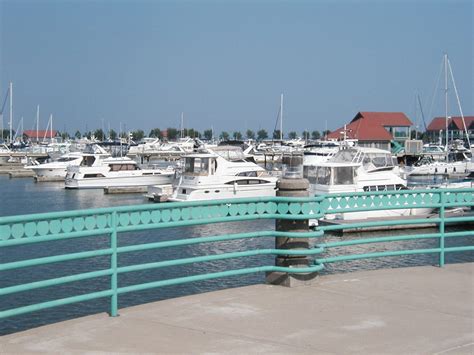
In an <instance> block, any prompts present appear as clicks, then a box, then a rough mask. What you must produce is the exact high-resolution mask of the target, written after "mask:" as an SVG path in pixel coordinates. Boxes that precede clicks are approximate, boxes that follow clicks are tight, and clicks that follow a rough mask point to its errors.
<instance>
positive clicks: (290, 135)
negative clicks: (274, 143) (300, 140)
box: [288, 131, 296, 139]
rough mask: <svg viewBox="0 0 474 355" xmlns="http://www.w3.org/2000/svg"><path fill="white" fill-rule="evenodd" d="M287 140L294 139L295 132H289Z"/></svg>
mask: <svg viewBox="0 0 474 355" xmlns="http://www.w3.org/2000/svg"><path fill="white" fill-rule="evenodd" d="M288 138H290V139H296V132H295V131H291V132H290V133H288Z"/></svg>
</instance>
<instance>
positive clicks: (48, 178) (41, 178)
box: [34, 176, 65, 182]
mask: <svg viewBox="0 0 474 355" xmlns="http://www.w3.org/2000/svg"><path fill="white" fill-rule="evenodd" d="M34 178H35V182H61V181H62V182H64V179H65V177H64V176H35V177H34Z"/></svg>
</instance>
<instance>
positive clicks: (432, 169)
mask: <svg viewBox="0 0 474 355" xmlns="http://www.w3.org/2000/svg"><path fill="white" fill-rule="evenodd" d="M443 61H444V74H445V75H444V79H445V80H444V93H445V122H446V129H445V134H446V137H445V159H444V160H443V161H435V160H434V159H432V158H431V157H430V156H428V155H425V156H423V157H421V158H420V160H419V161H418V162H416V163H415V164H414V165H412V166H410V167H407V168H405V174H406V176H407V177H408V176H436V175H443V176H456V177H466V176H468V175H469V174H470V172H471V171H472V170H473V164H474V163H473V162H472V153H471V151H470V150H469V149H466V148H465V147H464V146H463V144H461V145H455V144H453V145H452V146H451V147H450V146H449V122H450V117H449V116H448V69H449V73H450V77H451V80H452V83H453V88H454V92H455V94H456V99H457V103H458V107H459V111H460V113H461V118H462V122H463V126H464V131H465V132H466V137H467V144H468V146H469V147H470V145H471V143H470V140H469V132H468V130H467V127H466V122H465V120H464V114H463V112H462V108H461V103H460V100H459V95H458V91H457V87H456V83H455V81H454V75H453V71H452V68H451V63H450V61H449V59H448V55H447V54H445V55H444V58H443ZM452 143H454V142H452ZM463 143H464V142H463Z"/></svg>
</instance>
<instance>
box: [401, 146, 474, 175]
mask: <svg viewBox="0 0 474 355" xmlns="http://www.w3.org/2000/svg"><path fill="white" fill-rule="evenodd" d="M473 166H474V164H473V162H472V154H471V152H470V151H469V150H468V149H456V150H451V151H449V153H448V154H447V155H446V153H445V160H444V161H441V160H436V159H435V158H434V157H433V156H430V155H424V156H422V157H421V158H420V159H419V160H418V161H417V162H416V163H415V164H413V165H412V166H407V167H405V174H406V175H407V176H426V175H429V176H433V175H448V176H449V175H451V176H468V175H469V173H470V172H471V171H472V170H473Z"/></svg>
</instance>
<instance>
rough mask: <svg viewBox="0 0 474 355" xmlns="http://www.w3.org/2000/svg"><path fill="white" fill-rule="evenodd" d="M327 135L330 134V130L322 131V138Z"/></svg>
mask: <svg viewBox="0 0 474 355" xmlns="http://www.w3.org/2000/svg"><path fill="white" fill-rule="evenodd" d="M329 133H331V131H330V130H326V131H323V136H324V138H326V137H327V136H328V134H329Z"/></svg>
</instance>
